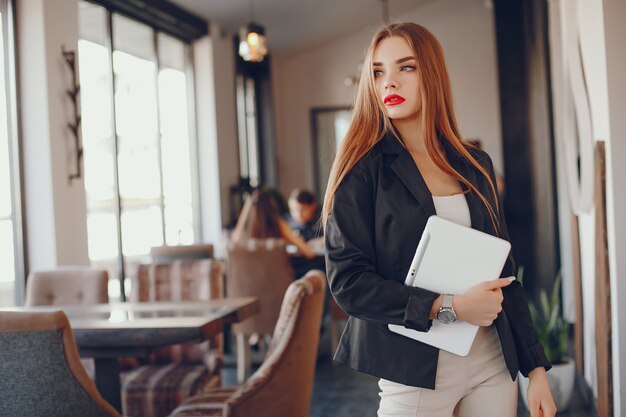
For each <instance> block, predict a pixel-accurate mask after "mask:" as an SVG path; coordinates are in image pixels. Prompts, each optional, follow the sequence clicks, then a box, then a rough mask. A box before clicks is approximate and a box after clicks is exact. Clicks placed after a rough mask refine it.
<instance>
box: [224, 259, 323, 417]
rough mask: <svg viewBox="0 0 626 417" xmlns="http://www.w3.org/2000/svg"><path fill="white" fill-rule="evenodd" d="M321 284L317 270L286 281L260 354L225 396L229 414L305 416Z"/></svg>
mask: <svg viewBox="0 0 626 417" xmlns="http://www.w3.org/2000/svg"><path fill="white" fill-rule="evenodd" d="M325 287H326V275H325V274H324V273H323V272H322V271H318V270H312V271H309V272H308V273H307V274H306V275H305V276H304V277H303V278H301V279H299V280H297V281H295V282H293V283H292V284H291V285H290V286H289V289H288V290H287V292H286V294H285V298H284V300H283V302H282V305H281V309H280V316H279V318H278V322H277V323H276V328H275V330H274V335H273V337H272V342H271V344H270V347H269V350H268V353H267V355H266V357H265V360H264V361H263V364H262V365H261V367H260V368H259V369H258V370H257V371H256V372H255V373H254V374H253V375H252V376H250V378H249V379H248V380H247V381H246V383H245V384H244V385H243V386H242V387H241V388H240V389H238V390H237V391H236V393H235V394H234V395H233V396H232V397H231V398H230V399H229V400H228V405H229V406H228V409H229V411H230V412H229V413H228V416H229V417H244V416H252V415H253V416H256V417H270V416H279V415H280V416H290V417H308V415H309V408H310V403H311V395H312V392H313V377H314V374H315V363H316V359H317V350H318V343H319V336H320V326H321V319H322V308H323V305H324V291H325Z"/></svg>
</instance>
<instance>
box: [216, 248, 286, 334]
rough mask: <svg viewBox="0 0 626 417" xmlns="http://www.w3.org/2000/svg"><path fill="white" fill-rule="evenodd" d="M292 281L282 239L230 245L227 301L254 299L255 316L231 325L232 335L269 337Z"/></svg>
mask: <svg viewBox="0 0 626 417" xmlns="http://www.w3.org/2000/svg"><path fill="white" fill-rule="evenodd" d="M293 281H294V273H293V268H292V267H291V263H290V262H289V255H288V254H287V251H286V250H285V241H284V240H282V239H274V238H272V239H244V240H241V241H237V242H230V244H229V246H228V267H227V273H226V295H227V296H228V297H257V298H258V299H259V304H260V311H259V313H258V314H255V315H254V316H252V317H250V318H248V319H246V320H244V321H243V322H241V323H236V324H234V325H233V331H234V332H235V333H243V334H246V335H250V334H252V333H259V334H271V333H272V332H273V331H274V326H276V321H277V320H278V313H279V312H280V305H281V302H282V300H283V297H284V295H285V292H286V291H287V288H288V287H289V285H290V284H291V283H292V282H293Z"/></svg>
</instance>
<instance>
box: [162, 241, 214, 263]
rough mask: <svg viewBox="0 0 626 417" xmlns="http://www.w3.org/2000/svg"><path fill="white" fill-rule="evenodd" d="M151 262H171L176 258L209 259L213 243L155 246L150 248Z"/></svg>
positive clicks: (211, 254)
mask: <svg viewBox="0 0 626 417" xmlns="http://www.w3.org/2000/svg"><path fill="white" fill-rule="evenodd" d="M150 256H152V261H153V262H172V261H175V260H177V259H187V260H191V259H211V258H213V245H212V244H210V243H204V244H198V245H182V246H155V247H153V248H151V249H150Z"/></svg>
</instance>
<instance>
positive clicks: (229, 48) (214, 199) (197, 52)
mask: <svg viewBox="0 0 626 417" xmlns="http://www.w3.org/2000/svg"><path fill="white" fill-rule="evenodd" d="M210 26H211V33H210V37H204V38H202V39H199V40H197V41H196V42H194V63H195V68H194V70H195V81H196V111H197V117H196V119H197V126H198V134H197V136H198V161H199V163H198V168H199V176H200V211H201V218H202V238H203V240H204V241H205V242H210V243H213V244H214V245H215V254H216V256H220V257H221V256H223V255H224V253H223V248H222V247H221V244H222V226H223V225H224V224H225V223H227V222H228V220H229V218H230V212H229V209H230V208H229V201H230V200H229V187H230V186H231V185H233V184H237V183H238V181H239V165H238V163H239V162H238V161H239V159H238V155H237V151H238V142H237V105H236V101H235V57H234V51H233V43H232V38H231V37H230V36H222V34H221V33H222V31H221V29H220V28H219V26H218V25H217V24H216V23H211V25H210Z"/></svg>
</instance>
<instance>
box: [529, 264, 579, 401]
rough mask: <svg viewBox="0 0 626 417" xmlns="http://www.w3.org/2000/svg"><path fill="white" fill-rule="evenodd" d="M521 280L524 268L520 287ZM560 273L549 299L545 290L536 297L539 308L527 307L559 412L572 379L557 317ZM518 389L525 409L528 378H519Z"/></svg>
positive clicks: (562, 328)
mask: <svg viewBox="0 0 626 417" xmlns="http://www.w3.org/2000/svg"><path fill="white" fill-rule="evenodd" d="M523 277H524V267H523V266H520V267H519V268H518V270H517V280H518V281H519V282H520V283H522V282H523ZM561 279H562V275H561V271H559V273H558V274H557V276H556V279H555V280H554V283H553V284H552V289H551V290H550V295H549V296H548V292H546V290H541V292H540V293H539V305H538V306H536V305H535V304H534V303H529V305H528V308H529V310H530V318H531V320H532V323H533V327H534V328H535V330H536V331H537V335H538V336H539V341H540V342H541V344H542V345H543V347H544V350H545V352H546V356H547V357H548V360H549V361H550V363H551V364H552V369H550V371H548V385H549V386H550V391H551V392H552V397H553V398H554V402H555V404H556V407H557V410H558V411H559V412H561V411H564V410H567V408H568V407H569V402H570V399H571V397H572V391H573V389H574V379H575V372H576V367H575V363H574V360H573V359H572V358H569V357H567V356H566V349H567V343H568V340H569V339H568V323H567V321H565V319H564V318H563V316H562V314H561V301H560V297H559V296H560V294H559V293H560V290H561ZM518 380H519V386H520V390H521V392H522V399H523V400H524V404H525V405H526V408H528V399H527V398H526V393H527V392H528V382H529V380H528V378H525V377H524V376H522V374H521V373H520V374H519V378H518Z"/></svg>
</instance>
